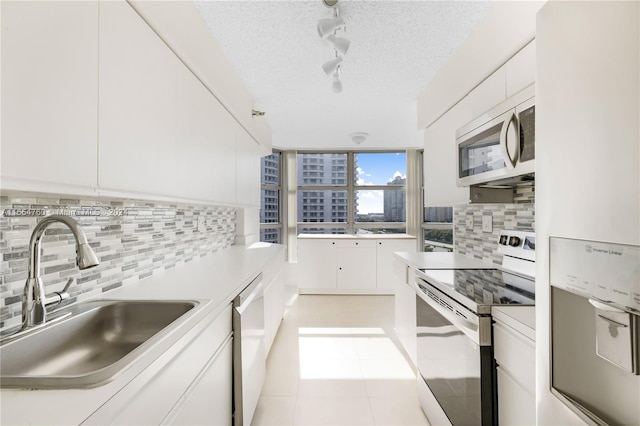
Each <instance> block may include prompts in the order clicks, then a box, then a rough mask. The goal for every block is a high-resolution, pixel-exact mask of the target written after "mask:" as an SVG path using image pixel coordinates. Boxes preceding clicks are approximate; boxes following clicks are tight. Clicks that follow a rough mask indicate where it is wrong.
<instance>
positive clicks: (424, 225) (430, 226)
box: [420, 150, 455, 251]
mask: <svg viewBox="0 0 640 426" xmlns="http://www.w3.org/2000/svg"><path fill="white" fill-rule="evenodd" d="M420 175H421V176H422V180H421V182H420V188H421V191H420V195H421V200H420V201H421V202H420V240H421V241H422V244H420V251H425V250H424V248H425V246H426V245H431V246H435V247H440V248H444V249H446V250H447V251H453V247H454V244H455V233H453V231H454V227H453V222H451V223H449V222H425V220H424V209H425V207H427V206H425V197H424V191H425V188H424V150H421V151H420ZM432 207H433V206H432ZM439 207H451V208H452V209H453V206H439ZM427 230H451V232H452V233H453V244H447V243H442V242H440V241H433V240H426V239H425V237H424V233H425V231H427Z"/></svg>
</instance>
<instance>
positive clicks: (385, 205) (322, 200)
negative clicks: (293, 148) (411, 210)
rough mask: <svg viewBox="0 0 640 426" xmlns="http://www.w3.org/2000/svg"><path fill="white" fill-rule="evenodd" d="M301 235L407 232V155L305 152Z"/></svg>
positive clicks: (300, 194) (302, 154)
mask: <svg viewBox="0 0 640 426" xmlns="http://www.w3.org/2000/svg"><path fill="white" fill-rule="evenodd" d="M297 164H298V166H297V167H298V171H297V174H298V176H297V177H298V194H297V197H298V198H297V201H298V217H297V222H298V234H300V233H322V234H344V233H357V234H365V233H376V234H382V233H404V232H406V223H405V222H406V190H405V186H406V180H407V176H406V154H405V152H375V153H361V152H357V153H355V152H335V153H327V152H300V153H298V158H297Z"/></svg>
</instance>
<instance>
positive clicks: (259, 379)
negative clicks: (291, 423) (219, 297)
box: [233, 274, 266, 426]
mask: <svg viewBox="0 0 640 426" xmlns="http://www.w3.org/2000/svg"><path fill="white" fill-rule="evenodd" d="M265 359H266V352H265V345H264V287H263V283H262V274H259V275H258V276H257V277H256V278H254V279H253V280H252V281H251V283H249V285H248V286H247V287H245V289H244V290H242V292H241V293H240V294H239V295H238V296H237V297H236V298H235V299H234V300H233V403H234V404H233V424H234V425H235V426H242V425H250V424H251V419H252V418H253V413H254V412H255V409H256V406H257V405H258V398H260V392H261V391H262V384H263V383H264V379H265V375H266V364H265Z"/></svg>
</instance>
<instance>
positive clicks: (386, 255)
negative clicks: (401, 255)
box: [376, 239, 416, 293]
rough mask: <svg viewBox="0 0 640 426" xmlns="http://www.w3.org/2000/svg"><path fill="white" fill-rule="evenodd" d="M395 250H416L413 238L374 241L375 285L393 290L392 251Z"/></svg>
mask: <svg viewBox="0 0 640 426" xmlns="http://www.w3.org/2000/svg"><path fill="white" fill-rule="evenodd" d="M396 251H416V240H415V239H402V240H400V239H398V240H387V239H385V240H377V241H376V272H377V275H378V277H377V287H378V288H380V289H385V290H389V291H390V292H391V293H393V291H394V290H395V287H396V286H395V276H394V274H393V261H394V259H393V252H396Z"/></svg>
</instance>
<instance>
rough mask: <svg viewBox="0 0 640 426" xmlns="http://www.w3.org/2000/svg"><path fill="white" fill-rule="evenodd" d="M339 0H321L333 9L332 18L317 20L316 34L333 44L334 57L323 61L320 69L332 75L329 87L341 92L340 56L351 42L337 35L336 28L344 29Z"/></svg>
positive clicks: (335, 91) (345, 51)
mask: <svg viewBox="0 0 640 426" xmlns="http://www.w3.org/2000/svg"><path fill="white" fill-rule="evenodd" d="M338 1H339V0H322V4H324V5H325V6H326V7H328V8H330V9H333V18H322V19H320V20H319V21H318V26H317V29H318V35H319V36H320V37H321V38H323V39H326V40H328V41H329V42H330V43H331V44H332V45H333V53H334V55H335V58H334V59H332V60H330V61H328V62H325V63H324V64H323V65H322V70H323V71H324V73H325V74H327V75H330V76H332V77H333V82H332V83H331V89H332V90H333V92H334V93H340V92H342V81H341V80H340V66H341V65H342V57H343V56H344V55H345V54H346V53H347V51H348V50H349V46H350V45H351V42H350V41H349V40H347V39H346V38H343V37H337V36H336V33H337V32H338V30H342V31H346V25H345V23H344V20H343V19H342V18H341V17H340V9H339V8H338Z"/></svg>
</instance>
